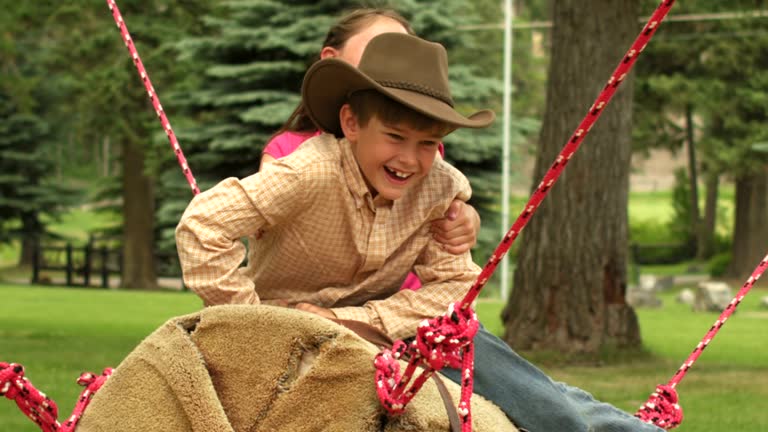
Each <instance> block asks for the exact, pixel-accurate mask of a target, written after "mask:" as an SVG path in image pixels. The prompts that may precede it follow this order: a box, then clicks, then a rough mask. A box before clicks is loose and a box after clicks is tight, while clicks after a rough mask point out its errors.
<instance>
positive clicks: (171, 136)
mask: <svg viewBox="0 0 768 432" xmlns="http://www.w3.org/2000/svg"><path fill="white" fill-rule="evenodd" d="M107 5H108V6H109V9H110V10H111V11H112V17H113V18H114V19H115V24H117V28H118V29H120V34H121V35H122V37H123V42H125V46H126V47H127V48H128V52H129V53H130V54H131V58H132V59H133V63H134V64H135V65H136V69H138V71H139V76H140V77H141V81H142V82H143V83H144V88H145V89H146V90H147V95H148V96H149V100H150V101H151V102H152V106H153V107H154V108H155V114H157V117H158V118H159V119H160V123H161V124H162V125H163V130H164V131H165V134H166V135H167V136H168V140H169V141H170V143H171V148H172V149H173V152H174V153H175V154H176V159H177V160H178V162H179V166H181V170H182V171H183V172H184V176H185V177H186V178H187V183H189V187H190V188H192V193H193V194H194V195H197V194H199V193H200V188H198V187H197V182H196V181H195V177H194V176H193V175H192V170H191V169H190V168H189V164H187V159H186V158H185V157H184V152H183V151H181V146H180V145H179V141H178V140H177V139H176V134H175V133H173V129H172V128H171V123H170V122H169V121H168V117H166V116H165V111H164V110H163V106H162V105H160V97H159V96H158V95H157V92H156V91H155V88H154V87H153V86H152V81H150V79H149V74H147V71H146V69H144V63H142V61H141V58H140V57H139V52H138V51H137V50H136V46H134V44H133V39H131V34H130V33H128V27H126V25H125V21H123V16H122V15H121V14H120V9H118V8H117V3H115V1H114V0H107Z"/></svg>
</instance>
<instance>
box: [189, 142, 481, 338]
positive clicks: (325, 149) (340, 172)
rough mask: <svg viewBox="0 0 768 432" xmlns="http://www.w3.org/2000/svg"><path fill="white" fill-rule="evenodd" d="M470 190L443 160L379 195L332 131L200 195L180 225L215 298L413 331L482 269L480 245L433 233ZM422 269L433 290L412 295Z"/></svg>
mask: <svg viewBox="0 0 768 432" xmlns="http://www.w3.org/2000/svg"><path fill="white" fill-rule="evenodd" d="M470 193H471V191H470V187H469V183H468V181H467V180H466V178H465V177H464V176H463V175H462V174H461V173H459V172H458V171H457V170H456V169H455V168H453V167H451V166H450V165H448V164H447V163H445V162H443V161H442V159H437V160H436V161H435V164H434V165H433V167H432V170H431V171H430V173H429V174H428V175H427V176H426V177H425V178H424V179H422V181H421V182H420V183H419V184H418V185H415V186H414V187H412V188H411V189H409V190H408V191H407V192H406V193H405V194H404V195H403V196H402V197H401V198H400V199H398V200H395V201H390V200H385V199H382V198H381V197H380V196H379V197H376V198H373V197H372V196H371V193H370V191H369V190H368V187H367V186H366V184H365V181H364V178H363V176H362V174H361V172H360V170H359V168H358V165H357V162H356V160H355V158H354V155H353V154H352V150H351V148H350V144H349V142H347V141H346V140H343V139H342V140H338V139H336V138H334V137H333V136H332V135H328V134H323V135H320V136H318V137H315V138H312V139H311V140H309V141H307V142H305V143H304V144H302V145H301V147H299V149H298V150H297V151H296V152H294V153H293V154H291V155H290V156H288V157H285V158H283V159H280V160H278V161H276V162H275V163H272V164H269V165H267V166H265V167H264V168H263V169H262V170H261V171H260V172H258V173H256V174H254V175H252V176H249V177H246V178H244V179H242V180H238V179H235V178H229V179H226V180H224V181H222V182H221V183H219V184H218V185H216V186H215V187H213V188H211V189H210V190H208V191H206V192H203V193H201V194H199V195H197V196H196V197H195V198H194V199H193V200H192V202H191V203H190V205H189V207H188V208H187V210H186V211H185V212H184V215H183V216H182V219H181V222H180V223H179V226H178V227H177V229H176V243H177V248H178V251H179V257H180V258H181V265H182V269H183V272H184V282H185V283H186V284H187V286H189V287H190V288H191V289H192V290H194V291H195V292H196V293H197V294H198V295H199V296H200V297H202V299H203V301H204V302H205V304H206V305H215V304H225V303H252V304H258V303H259V302H263V303H265V304H269V303H271V302H274V301H276V300H285V301H288V303H290V304H296V303H299V302H308V303H312V304H316V305H318V306H322V307H326V308H331V310H332V311H333V312H334V313H335V314H336V316H337V317H338V318H341V319H352V320H358V321H363V322H366V323H368V324H371V325H373V326H376V327H378V328H379V329H381V330H382V331H384V332H385V333H387V334H388V335H390V336H391V337H393V338H396V339H402V338H404V337H409V336H412V335H414V334H415V332H416V325H417V324H418V323H419V322H420V321H421V320H423V319H424V318H431V317H434V316H438V315H441V314H443V313H445V311H446V310H447V307H448V305H449V304H450V303H451V302H455V301H458V300H460V299H461V298H462V297H463V296H464V295H465V293H466V292H467V290H468V289H469V287H470V286H471V284H472V283H473V282H474V281H475V279H476V277H477V275H478V274H479V273H480V268H479V267H478V266H477V265H476V264H475V263H474V262H472V258H471V255H470V253H469V252H467V253H465V254H462V255H459V256H455V255H451V254H449V253H447V252H445V251H443V250H442V248H441V247H440V245H439V244H438V243H437V242H436V241H434V240H433V239H432V238H431V235H430V233H429V222H430V221H432V220H434V219H438V218H440V217H442V215H443V213H444V212H445V210H446V209H447V208H448V205H449V204H450V203H451V201H452V200H453V199H454V197H458V198H460V199H464V200H466V199H468V198H469V195H470ZM259 230H264V234H263V235H262V236H261V237H260V238H258V239H256V237H255V234H256V233H257V232H258V231H259ZM243 237H250V238H249V240H250V241H249V251H248V265H247V266H245V267H241V264H242V262H243V259H244V258H245V255H246V248H245V245H244V244H243V242H242V241H241V238H243ZM411 269H413V270H414V271H415V273H416V274H417V275H418V276H419V279H421V281H422V283H423V286H422V288H421V289H419V290H418V291H412V290H403V291H400V290H399V287H400V285H401V284H402V282H403V281H404V280H405V277H406V275H407V274H408V272H409V271H410V270H411Z"/></svg>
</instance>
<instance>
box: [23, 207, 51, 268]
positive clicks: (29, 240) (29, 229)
mask: <svg viewBox="0 0 768 432" xmlns="http://www.w3.org/2000/svg"><path fill="white" fill-rule="evenodd" d="M21 231H22V237H21V254H20V255H19V267H27V266H29V267H31V266H32V260H33V259H34V253H35V252H34V251H35V245H36V244H37V241H38V239H39V238H40V237H41V236H42V235H43V232H44V231H45V228H44V227H43V224H41V223H40V218H38V216H37V213H36V212H24V213H22V215H21Z"/></svg>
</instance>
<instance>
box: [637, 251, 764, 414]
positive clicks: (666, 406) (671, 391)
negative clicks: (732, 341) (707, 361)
mask: <svg viewBox="0 0 768 432" xmlns="http://www.w3.org/2000/svg"><path fill="white" fill-rule="evenodd" d="M766 268H768V255H766V256H765V258H763V260H762V261H761V262H760V264H758V265H757V267H756V268H755V270H754V271H753V272H752V275H751V276H750V277H749V279H747V281H746V282H745V283H744V285H742V286H741V289H739V292H738V293H737V294H736V297H734V298H733V300H731V302H730V303H729V304H728V306H726V308H725V309H724V310H723V312H722V313H721V314H720V316H719V317H718V318H717V321H715V323H714V324H712V327H710V328H709V331H707V334H706V335H704V338H703V339H702V340H701V342H699V344H698V345H696V348H694V349H693V351H692V352H691V355H689V356H688V358H687V359H686V360H685V362H683V364H682V366H680V369H678V370H677V372H676V373H675V375H674V376H673V377H672V379H671V380H669V382H668V383H667V384H666V385H659V386H658V387H656V391H655V392H654V393H652V394H651V396H650V397H649V398H648V401H647V402H646V403H644V404H643V405H642V406H641V407H640V409H639V410H638V411H637V413H635V416H636V417H638V418H640V419H641V420H643V421H645V422H647V423H653V424H655V425H657V426H659V427H662V428H664V429H672V428H674V427H676V426H678V425H679V424H680V423H681V422H682V421H683V409H682V407H680V404H678V402H677V401H678V397H677V392H676V391H675V388H676V387H677V385H678V384H679V383H680V381H682V380H683V377H685V374H686V373H687V372H688V370H689V369H690V368H691V366H693V364H694V363H695V362H696V360H697V359H698V358H699V356H701V353H703V352H704V349H705V348H707V347H708V346H709V344H710V342H712V339H714V338H715V336H716V335H717V333H718V332H719V331H720V329H721V328H722V327H723V325H725V322H726V321H728V318H730V317H731V315H733V313H734V312H736V308H737V307H738V306H739V304H741V301H742V300H744V297H746V295H747V294H748V293H749V291H750V290H751V289H752V286H753V285H754V284H755V282H757V281H758V280H759V279H760V276H762V275H763V273H765V270H766Z"/></svg>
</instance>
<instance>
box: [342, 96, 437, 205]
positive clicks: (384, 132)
mask: <svg viewBox="0 0 768 432" xmlns="http://www.w3.org/2000/svg"><path fill="white" fill-rule="evenodd" d="M347 107H348V106H347ZM344 111H345V109H344V108H342V114H341V115H342V124H343V125H344V126H347V127H345V136H346V137H347V139H348V140H349V142H350V143H351V145H352V153H353V154H354V155H355V159H356V160H357V164H358V166H359V167H360V171H362V173H363V177H364V178H365V182H366V184H367V185H368V188H369V189H370V190H371V193H372V194H373V195H374V196H376V195H377V194H380V195H381V196H382V197H383V198H386V199H389V200H396V199H398V198H400V197H401V196H402V195H403V193H404V192H405V191H406V190H407V189H409V188H411V187H413V186H414V185H416V184H417V183H418V182H419V181H420V180H421V179H422V178H424V177H425V176H426V175H427V174H429V170H430V169H431V168H432V164H433V163H434V161H435V156H436V155H437V149H438V144H439V143H440V140H441V139H442V136H441V135H439V134H436V133H435V132H433V131H431V130H418V129H415V128H413V127H411V126H409V125H408V124H407V123H399V124H396V125H395V124H392V125H389V124H384V123H382V122H381V121H380V120H379V119H378V117H377V116H373V117H372V118H371V119H370V120H369V121H368V124H367V125H365V126H360V125H359V124H358V122H357V117H356V116H355V115H354V114H353V113H352V112H351V110H349V109H347V110H346V111H348V115H347V116H345V114H344ZM345 117H346V118H345ZM345 122H346V123H345Z"/></svg>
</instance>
